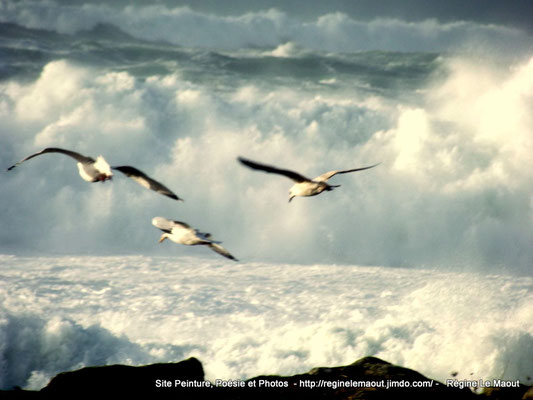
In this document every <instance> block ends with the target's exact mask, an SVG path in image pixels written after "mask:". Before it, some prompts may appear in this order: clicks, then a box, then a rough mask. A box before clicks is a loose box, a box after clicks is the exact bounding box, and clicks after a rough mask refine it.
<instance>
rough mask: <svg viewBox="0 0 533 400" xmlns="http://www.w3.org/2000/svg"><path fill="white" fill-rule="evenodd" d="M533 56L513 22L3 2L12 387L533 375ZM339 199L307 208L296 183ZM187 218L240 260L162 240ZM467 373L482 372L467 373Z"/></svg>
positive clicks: (1, 342)
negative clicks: (393, 367)
mask: <svg viewBox="0 0 533 400" xmlns="http://www.w3.org/2000/svg"><path fill="white" fill-rule="evenodd" d="M531 43H533V41H532V40H531V37H530V35H529V34H528V33H527V32H523V31H521V30H519V29H515V28H513V27H509V26H499V25H496V24H493V25H483V24H480V23H475V22H468V21H458V22H453V23H451V22H450V23H442V22H439V21H437V20H426V21H420V22H416V23H414V22H407V21H402V20H391V19H386V20H385V19H375V20H370V21H362V20H356V19H354V18H353V17H350V16H347V15H345V14H342V13H338V12H332V13H329V14H323V15H320V16H318V17H317V18H315V19H307V20H301V19H299V18H298V17H297V16H294V15H290V14H287V13H284V12H281V11H279V10H275V9H270V10H269V9H265V10H264V11H254V12H247V13H240V14H234V15H223V16H221V15H216V14H212V13H207V12H201V11H195V10H194V9H192V8H187V7H177V6H176V7H173V6H169V5H163V4H159V5H151V4H148V3H146V4H143V3H142V2H137V3H135V4H132V5H115V6H110V5H106V4H100V3H97V2H92V3H91V2H87V3H85V4H81V3H80V4H76V5H64V4H60V3H56V2H54V1H47V2H34V1H27V0H23V1H17V2H12V1H0V161H1V163H2V165H4V167H8V166H10V165H12V164H13V163H15V162H16V161H18V160H20V159H22V158H23V157H25V156H27V155H29V154H32V153H33V152H36V151H38V150H40V149H42V148H43V147H64V148H67V149H71V150H75V151H78V152H80V153H83V154H86V155H90V156H93V157H96V156H98V155H103V156H104V157H105V158H106V159H107V160H108V161H109V163H110V164H111V165H133V166H135V167H137V168H139V169H141V170H142V171H144V172H146V173H147V174H149V175H151V176H153V177H155V178H157V179H158V180H160V181H161V182H163V183H164V184H165V185H166V186H168V187H169V188H170V189H171V190H173V191H174V192H176V193H177V194H178V195H179V196H180V197H182V198H184V199H185V202H183V203H181V202H180V203H178V202H174V201H172V200H170V199H168V198H165V197H163V196H159V195H157V194H155V193H154V192H151V191H148V190H145V189H143V188H142V187H140V186H139V185H137V184H136V183H135V182H133V181H131V180H130V179H127V178H126V177H124V176H120V175H117V176H115V177H114V179H113V180H112V181H111V182H106V183H104V184H88V183H86V182H84V181H83V180H81V179H80V177H79V176H78V173H77V170H76V166H75V163H74V161H73V160H72V159H70V158H68V157H64V156H62V155H57V154H48V155H43V156H40V157H37V158H35V159H32V160H30V161H28V162H27V163H24V164H22V165H20V166H19V167H18V168H16V169H14V170H12V171H10V172H3V173H2V174H0V185H1V187H2V191H1V193H0V218H1V221H0V254H3V255H1V256H0V275H1V276H2V278H1V279H0V297H1V301H0V313H1V314H0V315H1V316H0V388H10V387H12V386H15V385H18V386H21V387H27V388H39V387H42V386H44V385H45V384H46V383H47V380H48V379H49V378H50V377H51V376H53V375H54V374H56V373H57V372H60V371H63V370H69V369H74V368H78V367H80V366H83V365H100V364H110V363H129V364H135V365H137V364H143V363H149V362H156V361H177V360H181V359H183V358H185V357H189V356H197V357H198V358H199V359H200V360H201V361H202V362H203V363H204V367H205V369H206V373H207V377H208V378H212V379H215V378H239V377H251V376H254V375H257V374H261V373H280V374H292V373H298V372H304V371H307V370H308V369H310V368H312V367H315V366H318V365H323V366H331V365H340V364H345V363H350V362H353V361H355V360H356V359H357V358H360V357H363V356H366V355H375V356H378V357H382V358H384V359H386V360H388V361H391V362H395V363H399V364H402V365H405V366H407V367H411V368H415V369H418V370H419V371H421V372H422V373H424V374H426V375H428V376H431V377H434V378H436V379H441V380H443V379H445V378H447V377H449V374H450V373H451V372H458V373H459V375H458V376H459V377H465V378H468V377H470V376H476V377H480V378H487V379H490V378H509V379H521V380H522V381H523V382H524V383H528V382H529V383H530V381H528V379H530V378H528V377H531V376H532V374H533V365H532V363H531V360H533V357H532V355H533V336H532V335H533V318H532V312H533V299H532V291H533V285H532V280H531V279H532V278H531V277H532V265H533V246H531V243H533V185H532V184H531V182H533V158H532V157H531V155H532V154H533V134H532V132H533V116H532V113H531V109H533V108H532V107H533V48H532V46H531ZM238 156H244V157H247V158H251V159H254V160H258V161H261V162H264V163H269V164H273V165H278V166H280V167H284V168H288V169H293V170H295V171H298V172H300V173H301V174H303V175H307V176H310V177H314V176H318V175H320V174H322V173H324V172H326V171H329V170H332V169H347V168H356V167H361V166H365V165H371V164H375V163H377V162H381V164H380V165H379V166H378V167H376V168H373V169H371V170H368V171H362V172H357V173H354V174H345V175H338V176H336V177H334V178H332V180H331V183H332V184H340V185H342V186H341V187H339V188H337V189H335V190H334V191H332V192H327V193H324V194H321V195H320V196H317V197H313V198H296V199H295V200H293V201H292V202H291V203H290V204H289V203H288V202H287V200H288V189H289V187H290V186H291V184H292V183H291V181H290V180H288V179H286V178H284V177H281V176H275V175H270V174H265V173H261V172H257V171H252V170H249V169H247V168H245V167H243V166H242V165H240V164H239V163H238V162H237V161H236V158H237V157H238ZM155 216H162V217H165V218H169V219H177V220H181V221H185V222H187V223H189V224H190V225H192V226H194V227H196V228H198V229H200V230H202V231H204V232H211V233H212V234H213V236H214V238H215V239H217V240H221V241H222V242H223V245H224V247H226V248H227V249H228V250H229V251H230V252H231V253H232V254H234V255H235V256H236V257H237V258H238V259H239V260H240V262H239V263H233V262H229V261H227V260H225V259H223V258H221V257H220V256H219V255H217V254H215V253H212V252H210V251H209V250H208V249H205V248H194V247H193V248H188V247H185V246H178V245H174V244H172V243H168V241H166V242H164V243H162V244H158V243H157V240H158V238H159V234H158V230H157V229H155V228H154V227H153V226H152V225H151V223H150V221H151V219H152V218H153V217H155ZM471 374H472V375H471Z"/></svg>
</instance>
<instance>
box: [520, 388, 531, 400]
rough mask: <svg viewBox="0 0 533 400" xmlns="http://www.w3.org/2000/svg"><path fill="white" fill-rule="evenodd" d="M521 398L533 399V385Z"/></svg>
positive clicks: (524, 399) (525, 399)
mask: <svg viewBox="0 0 533 400" xmlns="http://www.w3.org/2000/svg"><path fill="white" fill-rule="evenodd" d="M521 400H533V386H530V387H529V389H528V390H527V392H525V393H524V395H523V396H522V399H521Z"/></svg>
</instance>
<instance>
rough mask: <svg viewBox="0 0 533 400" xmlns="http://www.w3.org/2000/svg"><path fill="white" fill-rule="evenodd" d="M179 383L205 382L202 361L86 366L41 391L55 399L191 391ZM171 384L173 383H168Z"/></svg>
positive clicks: (58, 377) (53, 380) (193, 359)
mask: <svg viewBox="0 0 533 400" xmlns="http://www.w3.org/2000/svg"><path fill="white" fill-rule="evenodd" d="M176 380H181V381H185V380H186V381H197V382H203V380H204V370H203V367H202V364H201V363H200V361H198V360H197V359H196V358H189V359H187V360H185V361H181V362H178V363H168V364H152V365H147V366H141V367H132V366H127V365H109V366H104V367H86V368H82V369H80V370H77V371H72V372H63V373H61V374H59V375H57V376H56V377H54V378H53V379H52V380H51V381H50V383H49V384H48V385H47V386H46V387H44V388H43V389H42V390H41V392H42V393H43V394H45V395H47V396H49V397H55V396H58V395H67V394H69V395H74V394H75V395H78V394H90V395H95V394H99V395H106V394H121V395H124V394H135V395H143V394H144V395H145V394H157V393H161V394H164V393H165V392H168V389H169V388H171V389H172V391H173V392H174V393H176V392H178V391H183V392H187V391H190V388H183V390H180V389H182V388H181V386H178V387H174V386H175V381H176ZM158 381H159V383H160V384H159V385H158ZM167 382H170V383H168V384H166V383H167ZM74 397H77V396H74Z"/></svg>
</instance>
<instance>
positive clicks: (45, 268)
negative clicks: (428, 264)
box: [0, 256, 533, 388]
mask: <svg viewBox="0 0 533 400" xmlns="http://www.w3.org/2000/svg"><path fill="white" fill-rule="evenodd" d="M1 264H2V269H1V272H0V273H1V280H0V281H1V282H2V283H1V286H0V301H1V303H2V305H3V306H2V316H1V323H0V337H1V338H2V343H3V348H2V352H1V353H0V354H1V357H2V358H1V362H2V366H3V368H2V374H1V376H0V379H1V387H3V388H8V387H11V386H13V385H20V386H23V387H29V388H39V387H41V386H43V385H44V384H46V383H47V379H48V378H49V377H51V376H53V375H54V374H55V373H58V372H60V371H63V370H71V369H75V368H79V367H81V366H83V365H100V364H110V363H125V364H133V365H138V364H142V363H149V362H158V361H166V362H168V361H178V360H181V359H183V358H186V357H190V356H195V357H198V358H199V359H200V360H201V361H202V362H203V365H204V368H205V371H206V378H207V379H217V378H226V379H227V378H234V379H235V378H250V377H252V376H255V375H258V374H266V373H268V374H295V373H301V372H306V371H307V370H309V369H311V368H312V367H315V366H335V365H343V364H347V363H351V362H353V361H355V360H357V359H358V358H360V357H363V356H367V355H374V356H377V357H381V358H383V359H385V360H388V361H390V362H393V363H399V364H401V365H404V366H406V367H410V368H415V369H417V370H419V371H420V372H422V373H423V374H426V375H427V376H429V377H432V378H435V379H440V380H441V381H442V380H444V379H446V378H449V377H450V374H451V373H452V372H459V375H458V376H459V378H463V379H465V378H468V379H470V378H475V379H477V378H484V379H492V378H505V379H521V380H522V381H523V382H524V383H527V382H528V381H527V376H528V374H530V372H531V370H532V368H533V364H532V362H531V360H533V353H532V352H531V348H532V347H531V346H532V343H533V336H532V335H533V324H532V321H533V318H532V312H533V280H532V279H531V278H520V279H517V278H511V277H506V276H498V275H492V276H480V275H475V274H467V273H463V274H457V273H454V274H451V273H442V272H438V271H429V270H408V269H396V268H383V267H361V266H349V265H342V266H340V265H305V266H304V265H283V264H279V265H276V264H263V263H242V264H234V263H229V262H228V263H226V262H225V261H220V262H219V261H218V260H210V259H201V258H200V259H196V258H195V259H191V258H182V257H179V258H168V257H140V256H139V257H118V256H114V257H29V258H26V257H9V256H3V257H2V258H1ZM471 374H472V375H471Z"/></svg>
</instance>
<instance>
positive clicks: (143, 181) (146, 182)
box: [112, 165, 183, 200]
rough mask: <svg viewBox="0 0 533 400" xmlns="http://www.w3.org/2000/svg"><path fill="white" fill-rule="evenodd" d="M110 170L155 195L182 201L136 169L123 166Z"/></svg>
mask: <svg viewBox="0 0 533 400" xmlns="http://www.w3.org/2000/svg"><path fill="white" fill-rule="evenodd" d="M112 168H113V169H116V170H117V171H120V172H122V173H123V174H124V175H126V176H127V177H129V178H131V179H133V180H134V181H135V182H137V183H138V184H139V185H142V186H144V187H145V188H147V189H151V190H154V191H156V192H157V193H160V194H162V195H164V196H167V197H170V198H171V199H174V200H183V199H180V198H179V197H178V196H177V195H176V194H174V193H173V192H172V191H171V190H170V189H169V188H167V187H166V186H165V185H163V184H162V183H160V182H158V181H156V180H154V179H152V178H150V177H149V176H148V175H146V174H145V173H144V172H142V171H139V170H138V169H137V168H134V167H130V166H129V165H124V166H120V167H112Z"/></svg>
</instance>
